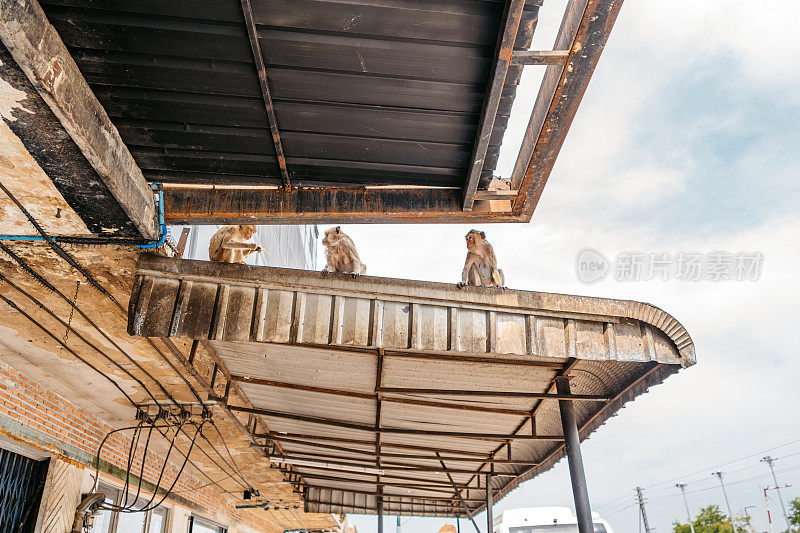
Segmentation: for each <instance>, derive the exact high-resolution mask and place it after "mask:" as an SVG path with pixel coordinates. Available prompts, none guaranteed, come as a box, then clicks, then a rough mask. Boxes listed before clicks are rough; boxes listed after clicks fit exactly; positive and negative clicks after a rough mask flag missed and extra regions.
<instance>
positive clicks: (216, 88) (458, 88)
mask: <svg viewBox="0 0 800 533" xmlns="http://www.w3.org/2000/svg"><path fill="white" fill-rule="evenodd" d="M540 3H541V2H540V1H539V0H529V1H528V2H527V5H526V7H525V12H524V15H523V18H522V22H521V25H520V30H519V32H518V34H517V39H516V41H515V48H516V49H519V50H523V49H527V48H528V46H529V45H530V42H531V38H532V35H533V30H534V27H535V23H536V17H537V13H538V6H539V4H540ZM41 4H42V7H43V9H44V10H45V13H46V15H47V17H48V19H49V20H50V22H51V23H52V24H53V25H54V26H55V28H56V29H57V31H58V33H59V35H60V36H61V38H62V39H63V41H64V43H65V44H66V45H67V47H68V49H69V50H70V53H71V54H72V56H73V58H74V59H75V61H76V63H77V64H78V66H79V68H80V70H81V72H82V73H83V75H84V77H85V78H86V80H87V81H88V82H89V84H90V86H91V87H92V89H93V90H94V91H95V94H96V95H97V97H98V99H99V100H100V102H101V103H102V104H103V106H104V108H105V109H106V111H107V112H108V114H109V116H110V117H111V119H112V121H113V122H114V124H115V126H116V127H117V128H118V130H119V132H120V134H121V136H122V139H123V140H124V141H125V143H126V144H127V146H128V148H129V149H130V151H131V153H132V154H133V156H134V158H135V160H136V162H137V163H138V165H139V166H140V167H141V169H142V171H143V172H144V174H145V176H146V177H147V178H148V179H149V180H152V181H161V182H165V183H169V182H180V183H204V184H208V183H211V184H217V185H220V184H260V185H265V184H267V185H269V184H278V183H280V176H279V172H278V165H277V161H276V157H275V149H274V147H273V142H272V138H271V136H270V130H269V124H268V120H267V113H266V111H265V106H264V102H263V100H262V92H261V88H260V85H259V79H258V76H257V69H256V68H255V65H254V59H253V53H252V51H251V46H250V41H249V38H248V32H247V28H246V26H245V22H244V18H243V14H242V8H241V6H240V5H239V2H218V1H215V0H203V1H200V2H196V1H188V0H175V1H171V2H160V1H155V0H147V1H138V2H128V1H124V0H104V1H99V0H96V1H86V0H44V1H43V2H41ZM504 6H505V3H504V2H502V1H499V0H482V1H476V0H471V1H468V0H437V1H431V2H424V3H419V2H412V1H410V0H393V1H381V2H374V1H369V2H367V1H347V2H334V1H321V0H297V1H293V2H284V1H280V0H253V1H252V8H253V13H254V17H255V23H256V25H257V31H258V37H259V42H260V46H261V50H262V54H263V57H264V61H265V63H266V67H267V71H268V79H269V86H270V90H271V95H272V101H273V103H274V109H275V113H276V115H277V121H278V124H279V126H280V136H281V139H282V143H283V149H284V152H285V155H286V159H287V164H288V167H289V169H290V170H291V174H292V183H293V184H298V185H302V184H316V185H341V184H373V185H374V184H379V185H386V184H393V185H425V186H452V187H459V188H460V187H463V186H464V184H465V179H466V170H467V167H468V164H469V160H470V156H471V154H472V150H473V144H474V141H475V137H476V133H477V127H478V119H479V115H480V112H481V109H482V108H483V105H484V101H485V98H486V89H487V86H488V83H489V81H490V77H491V74H492V65H493V59H494V57H495V56H496V53H497V52H496V46H497V42H498V35H499V33H500V32H501V29H502V16H503V9H504ZM521 70H522V67H521V66H519V65H514V66H511V67H510V69H509V73H508V75H507V77H506V83H505V86H504V87H505V88H504V91H503V98H502V99H501V101H500V111H499V113H498V117H497V120H496V122H495V126H494V129H493V133H492V138H491V142H490V148H489V151H488V153H487V156H486V163H485V165H484V170H483V174H484V176H486V177H491V174H492V171H493V170H494V168H495V166H496V162H497V156H498V153H499V146H500V141H501V140H502V135H503V133H504V131H505V127H506V122H507V119H508V115H509V113H510V109H511V104H512V102H513V98H514V93H515V91H516V85H517V83H518V81H519V76H520V73H521Z"/></svg>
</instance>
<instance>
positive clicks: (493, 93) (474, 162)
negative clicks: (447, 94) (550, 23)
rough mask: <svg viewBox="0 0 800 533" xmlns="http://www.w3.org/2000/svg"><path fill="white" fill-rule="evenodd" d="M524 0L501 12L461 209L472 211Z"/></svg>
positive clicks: (508, 3)
mask: <svg viewBox="0 0 800 533" xmlns="http://www.w3.org/2000/svg"><path fill="white" fill-rule="evenodd" d="M524 8H525V0H507V1H506V7H505V11H504V13H503V31H502V33H501V34H500V35H499V37H498V42H497V54H496V56H495V58H494V65H493V67H492V77H491V82H490V83H489V87H488V89H487V91H486V99H485V101H484V103H483V110H482V111H481V118H480V121H479V122H478V134H477V135H476V137H475V144H474V146H473V150H472V158H471V159H470V164H469V168H468V171H467V172H468V173H467V182H466V184H465V185H464V202H463V204H464V205H463V208H464V211H471V210H472V205H473V203H474V202H475V191H477V190H478V181H479V180H480V177H481V171H482V170H483V163H484V161H485V160H486V152H487V150H488V149H489V139H490V137H491V136H492V130H493V129H494V122H495V119H496V118H497V109H498V108H499V107H500V97H501V96H502V95H503V87H504V86H505V83H506V74H508V67H509V65H510V63H511V54H512V52H513V51H514V41H516V39H517V30H519V24H520V21H521V20H522V12H523V10H524Z"/></svg>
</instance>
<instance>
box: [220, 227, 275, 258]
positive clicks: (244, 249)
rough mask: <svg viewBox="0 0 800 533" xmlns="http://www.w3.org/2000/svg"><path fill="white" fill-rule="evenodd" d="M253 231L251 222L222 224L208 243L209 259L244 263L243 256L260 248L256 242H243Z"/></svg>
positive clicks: (254, 230) (258, 250) (250, 236)
mask: <svg viewBox="0 0 800 533" xmlns="http://www.w3.org/2000/svg"><path fill="white" fill-rule="evenodd" d="M255 233H256V227H255V226H253V225H251V224H239V225H238V226H222V227H221V228H220V229H218V230H217V232H216V233H215V234H214V236H213V237H211V242H209V243H208V257H209V259H211V260H212V261H221V262H223V263H242V264H244V258H245V257H247V256H248V255H250V254H252V253H253V252H260V251H261V250H262V248H261V246H259V245H257V244H252V243H249V242H244V241H247V240H250V239H251V238H252V237H253V235H255Z"/></svg>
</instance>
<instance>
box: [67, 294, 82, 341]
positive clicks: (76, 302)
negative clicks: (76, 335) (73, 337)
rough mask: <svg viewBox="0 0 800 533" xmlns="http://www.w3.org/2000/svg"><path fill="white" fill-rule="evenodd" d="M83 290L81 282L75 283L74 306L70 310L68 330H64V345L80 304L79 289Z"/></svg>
mask: <svg viewBox="0 0 800 533" xmlns="http://www.w3.org/2000/svg"><path fill="white" fill-rule="evenodd" d="M80 288H81V280H78V281H77V282H75V296H73V298H72V305H71V306H70V308H69V320H67V329H65V330H64V344H66V343H67V337H69V330H70V328H72V315H74V314H75V306H76V305H77V304H78V289H80Z"/></svg>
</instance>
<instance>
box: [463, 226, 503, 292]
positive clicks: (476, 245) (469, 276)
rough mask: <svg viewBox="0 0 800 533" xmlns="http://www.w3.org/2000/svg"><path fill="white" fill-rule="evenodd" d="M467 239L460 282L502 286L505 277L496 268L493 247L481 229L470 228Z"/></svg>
mask: <svg viewBox="0 0 800 533" xmlns="http://www.w3.org/2000/svg"><path fill="white" fill-rule="evenodd" d="M466 239H467V260H466V261H465V262H464V270H463V271H462V272H461V283H459V284H458V286H459V287H463V286H464V285H486V286H488V287H503V286H504V285H505V283H506V278H505V276H504V275H503V271H502V270H500V269H499V268H497V258H495V256H494V248H492V245H491V244H489V241H487V240H486V234H485V233H484V232H482V231H477V230H470V232H469V233H467V236H466Z"/></svg>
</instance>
